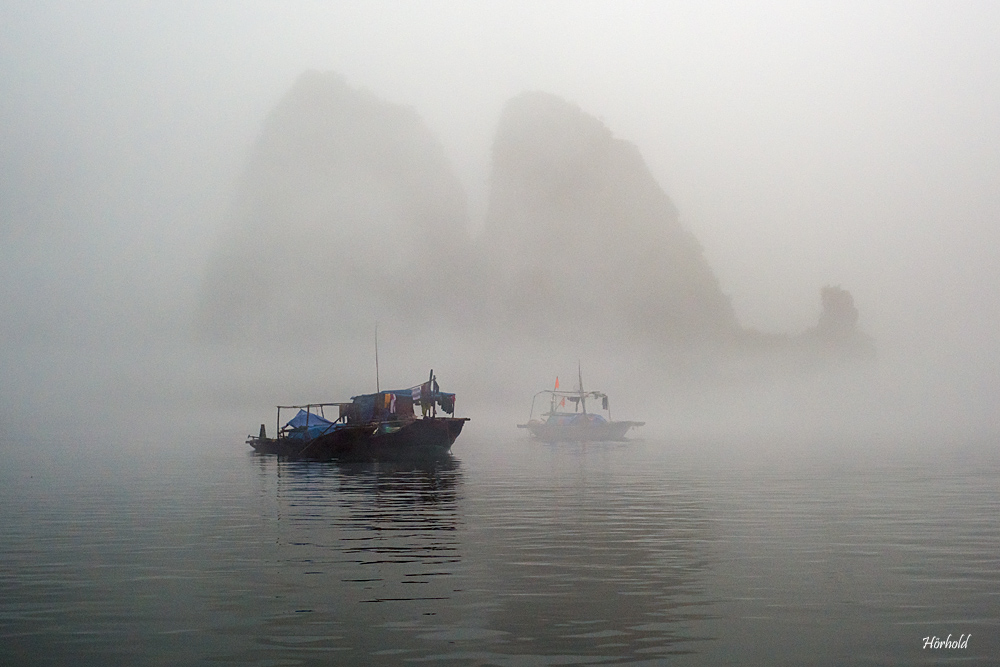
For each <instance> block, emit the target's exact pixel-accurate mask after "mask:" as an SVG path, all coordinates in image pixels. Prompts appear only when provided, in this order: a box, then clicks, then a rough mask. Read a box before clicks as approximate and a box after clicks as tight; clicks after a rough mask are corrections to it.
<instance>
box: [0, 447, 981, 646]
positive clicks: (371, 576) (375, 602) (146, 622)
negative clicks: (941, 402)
mask: <svg viewBox="0 0 1000 667" xmlns="http://www.w3.org/2000/svg"><path fill="white" fill-rule="evenodd" d="M469 431H470V432H467V434H463V436H462V437H460V438H459V440H458V441H457V443H456V445H455V447H454V450H453V453H452V455H451V456H450V457H442V458H439V459H436V460H422V461H399V462H386V461H382V462H356V463H338V462H307V461H287V460H279V459H277V458H274V457H268V456H259V455H256V454H253V453H251V452H250V451H249V450H248V448H246V447H245V446H243V445H241V444H239V443H233V442H219V443H215V444H209V445H206V446H204V447H198V448H192V447H181V446H178V447H161V448H149V449H148V450H143V449H141V448H140V449H137V448H130V449H121V450H119V449H115V448H110V449H108V450H107V451H104V452H101V453H99V454H97V453H94V452H93V451H84V450H78V449H76V448H74V447H73V446H71V445H69V444H67V445H57V444H52V443H49V444H48V445H45V444H41V445H40V444H38V443H35V444H31V445H29V444H27V443H14V442H5V443H4V445H3V448H2V452H3V455H4V459H5V460H4V462H3V464H2V465H0V507H2V508H3V514H2V517H3V518H2V520H0V664H3V665H36V664H37V665H70V664H72V665H89V664H93V665H115V664H122V665H125V664H128V665H194V664H239V665H261V666H264V665H376V664H378V665H381V664H385V665H403V664H428V663H429V664H453V665H501V666H520V665H525V666H527V665H531V666H534V665H577V664H588V665H590V664H601V665H605V664H614V665H618V664H628V665H668V664H669V665H723V664H739V665H775V664H794V665H797V664H822V665H825V664H830V665H834V664H867V665H911V664H942V663H949V662H956V663H962V664H991V663H992V664H996V662H995V661H997V660H1000V633H998V630H1000V455H997V451H996V444H997V443H995V442H991V441H978V442H976V441H963V442H944V441H941V442H928V443H916V444H914V443H905V442H901V443H897V446H895V447H888V448H880V449H877V450H876V449H875V448H873V447H869V446H867V445H866V444H865V443H860V444H859V443H845V442H823V441H811V442H801V443H796V442H784V443H778V444H775V443H767V442H763V443H761V442H756V443H751V442H746V443H740V442H735V443H734V442H729V441H712V440H705V441H693V440H687V441H685V440H676V441H671V440H660V439H649V440H645V439H641V438H640V439H636V440H633V441H630V442H626V443H603V444H586V445H583V444H555V445H548V444H542V443H537V442H531V441H528V440H525V439H519V438H518V437H517V435H516V434H512V435H510V436H509V437H508V436H506V435H500V436H485V435H482V434H479V433H476V432H475V431H474V430H473V429H469ZM876 451H877V452H878V453H874V452H876ZM948 635H951V639H952V640H953V641H954V640H958V639H959V638H960V637H963V636H964V638H965V645H964V647H963V648H944V647H940V646H939V647H938V648H934V647H933V645H932V646H930V647H925V643H926V642H925V638H928V637H937V638H939V639H941V640H945V639H946V637H947V636H948ZM956 643H957V642H956Z"/></svg>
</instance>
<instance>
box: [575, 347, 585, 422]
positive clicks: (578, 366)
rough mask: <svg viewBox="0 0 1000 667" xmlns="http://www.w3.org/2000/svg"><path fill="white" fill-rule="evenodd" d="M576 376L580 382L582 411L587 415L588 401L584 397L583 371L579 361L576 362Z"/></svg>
mask: <svg viewBox="0 0 1000 667" xmlns="http://www.w3.org/2000/svg"><path fill="white" fill-rule="evenodd" d="M576 374H577V378H578V379H579V381H580V384H579V387H580V410H582V411H583V414H587V399H585V398H584V395H583V371H582V370H581V369H580V360H579V359H577V360H576Z"/></svg>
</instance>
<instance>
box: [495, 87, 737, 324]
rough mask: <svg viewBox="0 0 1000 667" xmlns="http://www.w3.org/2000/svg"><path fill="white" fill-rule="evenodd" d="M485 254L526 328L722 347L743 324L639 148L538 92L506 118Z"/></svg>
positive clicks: (507, 311) (509, 314)
mask: <svg viewBox="0 0 1000 667" xmlns="http://www.w3.org/2000/svg"><path fill="white" fill-rule="evenodd" d="M481 245H482V246H484V247H486V248H488V249H489V251H490V252H489V255H490V257H491V258H492V259H493V262H492V269H493V275H494V279H495V281H496V282H495V291H494V300H495V301H496V302H497V307H498V308H499V309H500V311H501V312H502V313H503V318H504V319H505V320H506V321H508V322H511V323H514V324H516V325H518V326H521V327H523V328H525V329H527V330H529V331H532V332H538V333H543V334H544V333H549V334H556V335H560V336H565V335H572V332H573V331H591V332H593V331H601V332H604V334H605V335H608V334H613V335H627V336H638V337H639V338H645V339H647V340H652V341H654V342H658V343H670V342H681V341H691V340H694V339H698V340H706V339H719V340H721V339H728V338H731V337H732V336H735V335H737V334H738V331H739V326H738V324H737V321H736V318H735V316H734V314H733V310H732V307H731V305H730V303H729V300H728V298H727V297H726V296H725V295H724V294H723V293H722V291H721V290H720V288H719V284H718V281H717V280H716V278H715V276H714V275H713V273H712V271H711V269H710V268H709V266H708V263H707V262H706V260H705V258H704V256H703V253H702V249H701V247H700V245H699V244H698V242H697V240H696V239H695V238H694V237H693V236H692V235H691V234H690V233H689V232H688V231H687V230H685V229H684V228H683V227H682V226H681V224H680V222H679V220H678V214H677V210H676V209H675V208H674V205H673V204H672V203H671V201H670V199H669V198H668V197H667V195H666V194H665V193H664V191H663V189H662V188H661V187H660V185H659V184H658V183H657V182H656V181H655V179H654V178H653V176H652V174H651V173H650V171H649V168H648V167H647V166H646V164H645V162H644V160H643V158H642V156H641V155H640V153H639V150H638V149H637V148H636V147H635V146H634V145H632V144H630V143H628V142H626V141H623V140H620V139H617V138H615V137H614V136H613V135H612V133H611V131H610V130H609V129H608V128H607V127H605V125H604V124H603V123H602V122H601V121H600V120H598V119H596V118H594V117H592V116H590V115H588V114H586V113H584V112H583V111H581V110H580V109H579V108H578V107H576V106H575V105H573V104H571V103H569V102H566V101H564V100H562V99H560V98H558V97H556V96H553V95H549V94H546V93H540V92H533V93H525V94H522V95H520V96H518V97H515V98H514V99H512V100H511V101H510V102H509V103H508V104H507V106H506V108H505V109H504V111H503V114H502V117H501V119H500V125H499V128H498V130H497V133H496V139H495V142H494V144H493V163H492V180H491V192H490V199H489V208H488V212H487V219H486V226H485V232H484V235H483V238H482V243H481Z"/></svg>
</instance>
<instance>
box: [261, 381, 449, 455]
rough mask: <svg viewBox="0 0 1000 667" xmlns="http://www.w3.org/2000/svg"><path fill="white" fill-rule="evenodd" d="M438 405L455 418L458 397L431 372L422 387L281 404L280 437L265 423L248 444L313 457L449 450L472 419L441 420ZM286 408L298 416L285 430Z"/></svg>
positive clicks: (272, 451)
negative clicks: (344, 400) (342, 399)
mask: <svg viewBox="0 0 1000 667" xmlns="http://www.w3.org/2000/svg"><path fill="white" fill-rule="evenodd" d="M415 405H419V406H420V409H421V413H422V414H421V416H420V417H418V416H417V415H416V412H415V411H414V406H415ZM439 407H440V408H441V411H442V412H444V413H446V414H451V415H454V413H455V394H449V393H445V392H442V391H441V390H440V388H439V387H438V384H437V379H436V378H435V377H434V371H431V374H430V378H429V379H428V381H427V382H425V383H423V384H421V385H416V386H414V387H410V388H408V389H399V390H389V391H379V392H377V393H375V394H362V395H360V396H353V397H351V402H350V403H310V404H307V405H279V406H278V418H277V422H276V429H277V433H276V436H275V437H274V438H268V437H267V432H266V428H265V426H264V425H263V424H261V425H260V434H259V435H256V436H253V435H252V436H249V437H248V438H247V444H248V445H250V446H251V447H253V448H254V449H255V450H256V451H258V452H260V453H263V454H277V455H279V456H291V457H296V458H311V459H328V458H334V457H343V456H362V457H367V456H383V455H388V456H399V455H403V456H405V455H426V454H435V453H441V452H447V451H448V450H450V449H451V446H452V444H453V443H454V442H455V439H456V438H458V436H459V434H460V433H461V432H462V427H463V426H464V425H465V422H467V421H469V419H468V417H454V416H452V417H443V416H442V417H439V416H438V415H437V410H438V408H439ZM334 409H335V410H337V416H336V417H335V418H334V417H333V415H330V417H329V418H328V417H327V416H326V414H325V411H326V410H334ZM282 410H297V411H298V412H296V414H295V416H294V417H292V418H291V419H290V420H289V421H288V422H287V423H285V425H284V426H282V425H281V412H282Z"/></svg>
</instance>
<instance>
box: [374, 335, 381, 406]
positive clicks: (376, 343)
mask: <svg viewBox="0 0 1000 667" xmlns="http://www.w3.org/2000/svg"><path fill="white" fill-rule="evenodd" d="M375 393H376V394H380V393H382V392H381V389H379V384H378V322H376V323H375Z"/></svg>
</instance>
